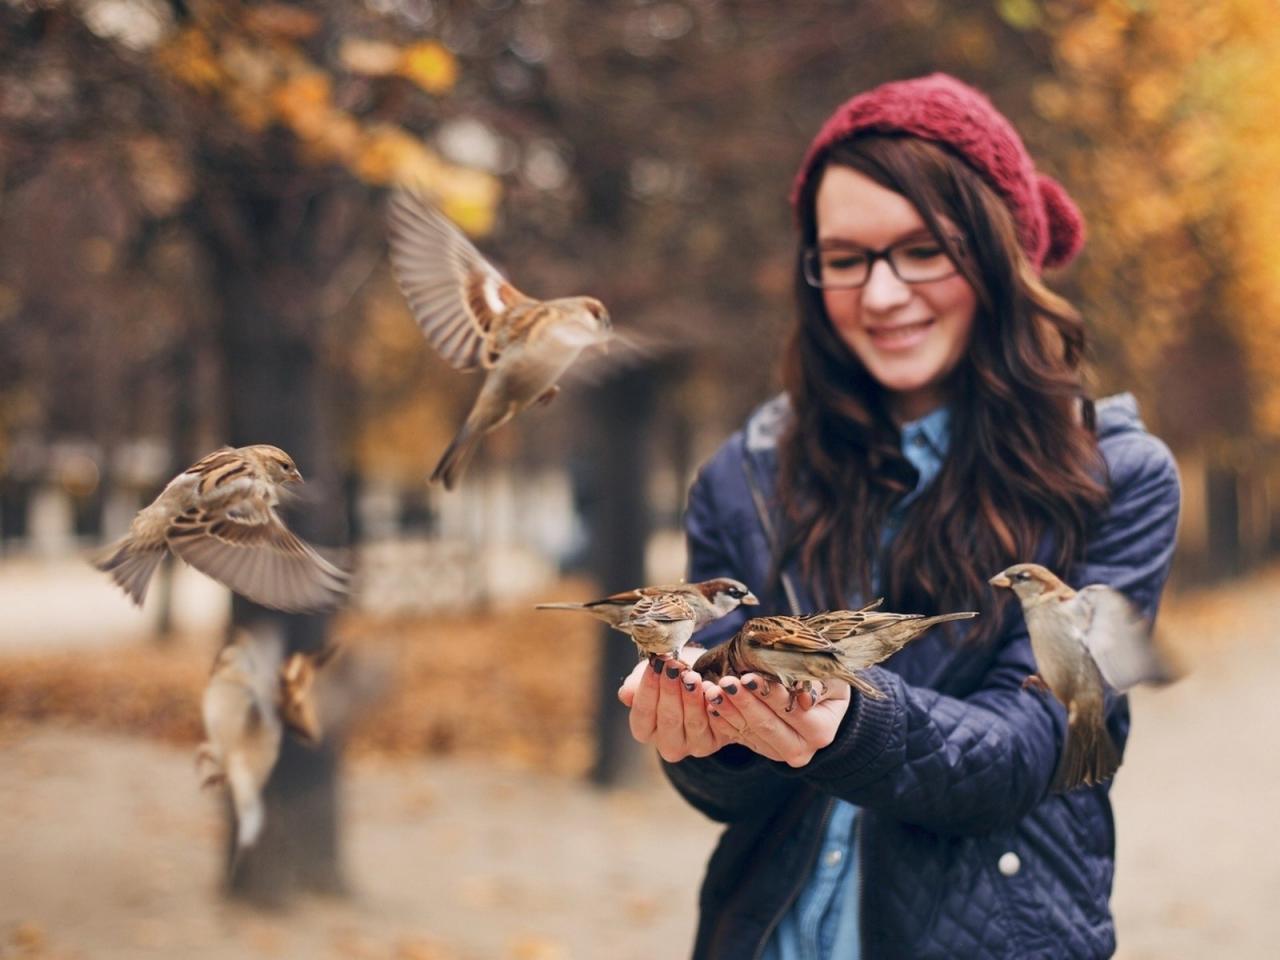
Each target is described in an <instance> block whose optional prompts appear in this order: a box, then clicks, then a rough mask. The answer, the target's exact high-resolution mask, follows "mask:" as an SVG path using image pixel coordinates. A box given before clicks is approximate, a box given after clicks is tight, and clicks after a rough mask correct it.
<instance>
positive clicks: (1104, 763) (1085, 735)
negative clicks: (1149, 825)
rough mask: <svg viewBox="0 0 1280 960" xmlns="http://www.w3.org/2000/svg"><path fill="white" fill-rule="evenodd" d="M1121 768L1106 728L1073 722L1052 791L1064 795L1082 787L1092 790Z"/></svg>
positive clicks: (1068, 729)
mask: <svg viewBox="0 0 1280 960" xmlns="http://www.w3.org/2000/svg"><path fill="white" fill-rule="evenodd" d="M1119 768H1120V750H1119V748H1118V747H1117V746H1116V744H1115V741H1114V740H1112V739H1111V734H1110V733H1109V732H1108V731H1107V728H1106V726H1105V725H1104V724H1102V723H1096V724H1086V723H1083V722H1080V720H1071V721H1068V723H1067V742H1066V744H1065V745H1064V746H1063V749H1062V759H1061V760H1060V761H1059V762H1058V770H1057V773H1055V774H1054V777H1053V783H1052V784H1050V790H1052V791H1053V792H1054V793H1065V792H1066V791H1068V790H1073V789H1075V788H1076V787H1078V786H1081V785H1082V784H1083V785H1086V786H1093V785H1094V784H1097V783H1102V782H1103V781H1104V780H1110V779H1111V778H1112V777H1113V776H1115V772H1116V770H1118V769H1119Z"/></svg>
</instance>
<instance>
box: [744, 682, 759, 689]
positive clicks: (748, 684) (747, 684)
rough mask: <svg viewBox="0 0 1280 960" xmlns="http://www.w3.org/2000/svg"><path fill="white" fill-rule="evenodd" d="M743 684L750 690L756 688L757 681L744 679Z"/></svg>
mask: <svg viewBox="0 0 1280 960" xmlns="http://www.w3.org/2000/svg"><path fill="white" fill-rule="evenodd" d="M742 685H743V686H744V687H746V688H747V689H748V690H754V689H755V688H756V682H755V681H754V680H743V681H742Z"/></svg>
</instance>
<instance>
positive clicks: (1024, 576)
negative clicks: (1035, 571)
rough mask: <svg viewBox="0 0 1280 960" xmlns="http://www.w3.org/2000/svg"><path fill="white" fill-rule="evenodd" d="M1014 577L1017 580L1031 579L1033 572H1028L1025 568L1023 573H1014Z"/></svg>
mask: <svg viewBox="0 0 1280 960" xmlns="http://www.w3.org/2000/svg"><path fill="white" fill-rule="evenodd" d="M1013 579H1015V580H1030V579H1031V574H1029V573H1027V572H1026V571H1025V570H1024V571H1022V572H1021V573H1015V574H1014V575H1013Z"/></svg>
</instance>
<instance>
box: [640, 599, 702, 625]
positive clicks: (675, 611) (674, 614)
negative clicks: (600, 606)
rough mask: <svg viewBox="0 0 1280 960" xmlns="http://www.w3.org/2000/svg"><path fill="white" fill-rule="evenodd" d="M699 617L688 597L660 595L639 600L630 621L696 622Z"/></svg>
mask: <svg viewBox="0 0 1280 960" xmlns="http://www.w3.org/2000/svg"><path fill="white" fill-rule="evenodd" d="M697 617H698V614H697V611H696V610H694V609H693V606H692V605H691V604H690V603H689V600H688V599H687V598H686V597H683V596H681V595H680V594H678V593H658V594H653V595H651V596H646V597H641V598H640V599H639V600H637V601H636V604H635V606H634V607H632V608H631V616H630V617H628V620H630V621H631V622H632V623H635V622H640V621H648V622H650V623H654V622H657V623H671V622H673V621H677V620H696V619H697Z"/></svg>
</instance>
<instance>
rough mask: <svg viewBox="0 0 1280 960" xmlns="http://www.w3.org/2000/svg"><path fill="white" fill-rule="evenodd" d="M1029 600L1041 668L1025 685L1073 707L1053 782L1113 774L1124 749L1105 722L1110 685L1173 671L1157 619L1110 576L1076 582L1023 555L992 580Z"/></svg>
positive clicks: (1161, 679) (1060, 787)
mask: <svg viewBox="0 0 1280 960" xmlns="http://www.w3.org/2000/svg"><path fill="white" fill-rule="evenodd" d="M989 582H990V583H991V585H992V586H995V587H1006V588H1008V589H1010V590H1012V591H1013V592H1014V594H1016V595H1017V597H1018V599H1019V600H1020V601H1021V602H1022V614H1023V617H1025V618H1026V621H1027V633H1028V635H1029V637H1030V639H1031V652H1032V654H1034V655H1035V658H1036V667H1037V669H1038V672H1037V673H1033V674H1032V675H1031V676H1029V677H1027V679H1026V680H1025V681H1024V682H1023V687H1024V688H1025V687H1032V688H1037V689H1039V690H1042V691H1047V692H1049V693H1050V694H1052V695H1053V696H1054V697H1055V698H1056V699H1057V700H1058V701H1059V702H1060V703H1062V705H1063V706H1065V707H1066V708H1067V735H1066V743H1065V744H1064V745H1063V748H1062V758H1061V760H1060V761H1059V762H1058V769H1057V771H1056V772H1055V773H1054V778H1053V782H1052V783H1051V784H1050V789H1051V790H1055V791H1059V792H1060V791H1065V790H1070V789H1072V788H1073V787H1077V786H1080V785H1081V784H1095V783H1100V782H1102V781H1103V780H1107V779H1109V778H1110V777H1111V776H1112V775H1113V774H1115V772H1116V770H1117V769H1118V768H1119V766H1120V749H1119V747H1117V746H1116V744H1115V742H1114V741H1113V740H1112V739H1111V734H1110V733H1109V732H1108V731H1107V725H1106V688H1107V686H1110V687H1112V688H1113V689H1115V690H1118V691H1121V692H1123V691H1125V690H1128V689H1130V688H1131V687H1134V686H1137V685H1138V684H1140V683H1148V684H1163V683H1168V682H1170V681H1171V680H1173V679H1174V677H1175V674H1174V671H1173V669H1172V668H1171V666H1170V664H1169V663H1168V662H1167V661H1166V659H1165V658H1164V656H1163V655H1162V654H1161V653H1160V651H1159V650H1158V649H1157V648H1156V646H1155V645H1154V643H1153V637H1152V632H1151V624H1150V623H1149V622H1148V621H1147V619H1146V618H1145V617H1144V616H1143V615H1142V613H1141V611H1140V610H1138V608H1137V607H1136V606H1135V605H1134V604H1133V602H1132V601H1131V600H1129V598H1128V597H1126V596H1125V595H1124V594H1123V593H1121V592H1120V591H1118V590H1115V589H1113V588H1112V587H1109V586H1107V585H1106V584H1101V583H1095V584H1092V585H1090V586H1087V587H1083V588H1082V589H1080V590H1073V589H1072V588H1071V587H1069V586H1068V585H1067V584H1065V583H1063V582H1062V581H1061V580H1060V579H1059V578H1058V577H1057V575H1056V574H1054V573H1053V572H1052V571H1051V570H1048V569H1046V568H1045V567H1042V566H1041V565H1040V564H1038V563H1018V564H1014V565H1013V566H1011V567H1009V568H1007V569H1005V570H1002V571H1000V572H999V573H997V574H996V575H995V576H994V577H992V578H991V580H990V581H989Z"/></svg>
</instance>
